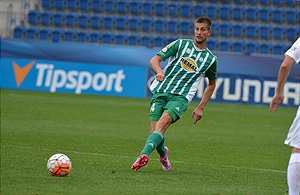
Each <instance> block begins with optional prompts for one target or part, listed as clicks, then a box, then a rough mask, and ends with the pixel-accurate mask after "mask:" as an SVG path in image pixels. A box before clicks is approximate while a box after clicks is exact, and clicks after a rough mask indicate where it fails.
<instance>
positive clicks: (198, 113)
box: [192, 80, 216, 124]
mask: <svg viewBox="0 0 300 195" xmlns="http://www.w3.org/2000/svg"><path fill="white" fill-rule="evenodd" d="M215 88H216V80H209V83H208V85H207V86H206V88H205V90H204V93H203V97H202V99H201V101H200V103H199V104H198V106H197V107H196V108H195V110H194V111H193V113H192V117H193V118H194V124H196V123H197V121H198V120H200V119H201V118H202V116H203V113H202V112H203V110H204V108H205V106H206V104H207V103H208V101H209V99H210V97H211V96H212V94H213V92H214V90H215Z"/></svg>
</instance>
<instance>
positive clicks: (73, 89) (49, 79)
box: [1, 58, 147, 98]
mask: <svg viewBox="0 0 300 195" xmlns="http://www.w3.org/2000/svg"><path fill="white" fill-rule="evenodd" d="M146 78H147V68H146V67H137V66H112V65H105V64H87V63H75V62H60V61H49V60H47V61H45V60H28V59H11V58H2V59H1V88H10V89H25V90H39V91H49V92H53V93H55V92H65V93H75V94H98V95H113V96H127V97H140V98H142V97H145V92H146V86H145V82H146ZM137 81H138V82H137Z"/></svg>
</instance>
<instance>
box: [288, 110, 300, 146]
mask: <svg viewBox="0 0 300 195" xmlns="http://www.w3.org/2000/svg"><path fill="white" fill-rule="evenodd" d="M284 144H286V145H288V146H291V147H294V148H299V149H300V105H299V107H298V110H297V114H296V117H295V119H294V121H293V123H292V125H291V127H290V130H289V133H288V135H287V138H286V140H285V141H284Z"/></svg>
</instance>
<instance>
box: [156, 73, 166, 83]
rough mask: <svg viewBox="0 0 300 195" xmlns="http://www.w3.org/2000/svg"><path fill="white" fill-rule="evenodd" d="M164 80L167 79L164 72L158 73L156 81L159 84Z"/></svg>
mask: <svg viewBox="0 0 300 195" xmlns="http://www.w3.org/2000/svg"><path fill="white" fill-rule="evenodd" d="M164 79H165V74H164V72H158V73H157V74H156V80H158V81H159V82H162V81H164Z"/></svg>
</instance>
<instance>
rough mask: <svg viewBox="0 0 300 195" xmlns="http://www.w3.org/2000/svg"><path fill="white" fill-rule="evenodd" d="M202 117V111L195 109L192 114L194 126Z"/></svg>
mask: <svg viewBox="0 0 300 195" xmlns="http://www.w3.org/2000/svg"><path fill="white" fill-rule="evenodd" d="M202 116H203V113H202V110H201V109H199V108H195V110H194V111H193V113H192V118H193V119H194V124H196V123H197V121H199V120H200V119H201V118H202Z"/></svg>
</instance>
